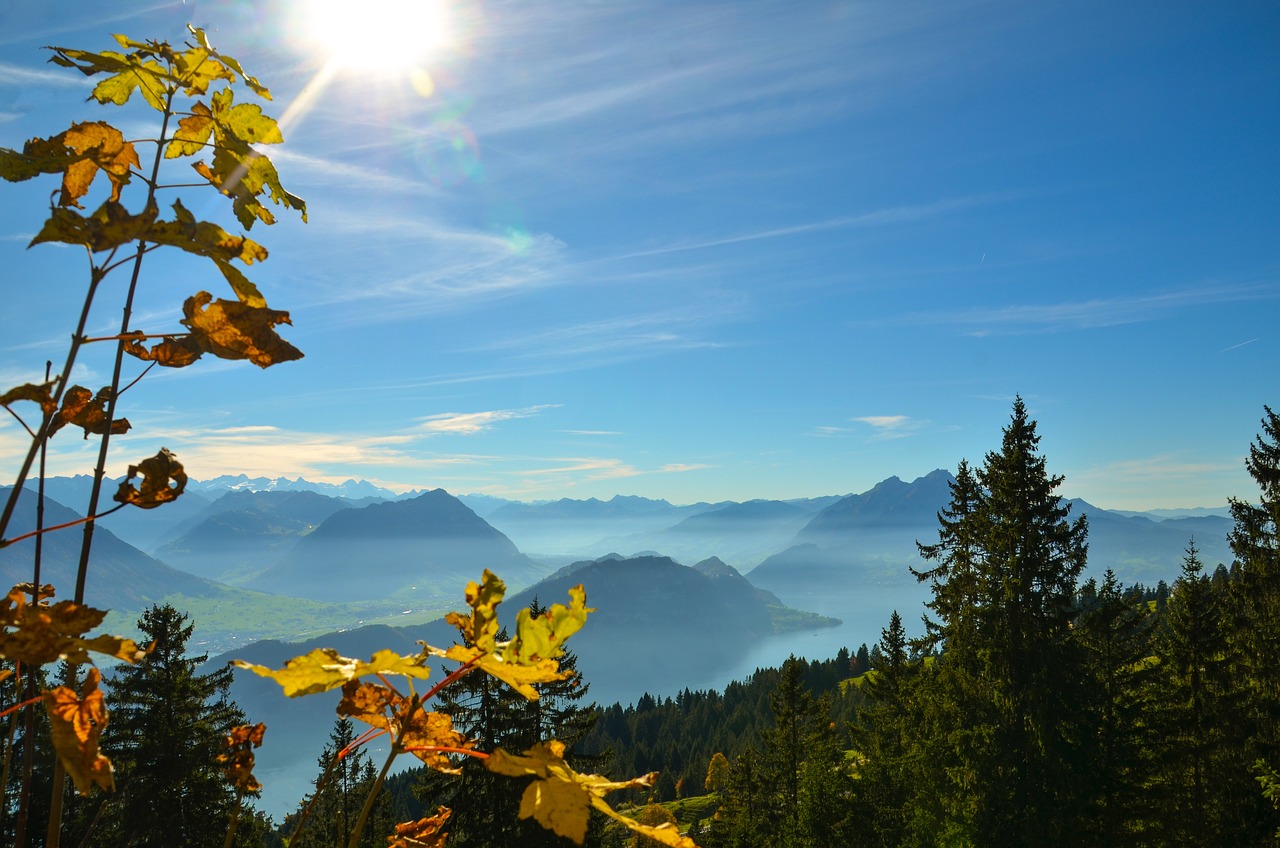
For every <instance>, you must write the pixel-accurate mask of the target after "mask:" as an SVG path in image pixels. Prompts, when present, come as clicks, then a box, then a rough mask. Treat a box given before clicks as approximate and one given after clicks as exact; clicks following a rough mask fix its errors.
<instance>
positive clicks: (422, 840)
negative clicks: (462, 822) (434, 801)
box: [387, 807, 452, 848]
mask: <svg viewBox="0 0 1280 848" xmlns="http://www.w3.org/2000/svg"><path fill="white" fill-rule="evenodd" d="M451 812H452V811H451V810H449V809H448V808H447V807H440V808H439V811H438V812H437V813H436V814H435V815H434V816H430V817H429V818H425V819H418V820H417V821H412V822H405V823H403V824H398V825H396V832H395V835H394V836H388V837H387V848H444V844H445V838H446V837H448V835H449V834H448V832H447V831H445V830H444V826H445V824H447V823H448V821H449V816H450V814H451Z"/></svg>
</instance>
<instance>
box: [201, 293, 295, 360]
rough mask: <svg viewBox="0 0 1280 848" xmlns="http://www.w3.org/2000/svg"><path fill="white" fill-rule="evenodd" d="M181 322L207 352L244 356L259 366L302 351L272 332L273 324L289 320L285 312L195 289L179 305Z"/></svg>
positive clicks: (290, 358)
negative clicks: (215, 298)
mask: <svg viewBox="0 0 1280 848" xmlns="http://www.w3.org/2000/svg"><path fill="white" fill-rule="evenodd" d="M182 311H183V313H184V314H185V315H186V317H185V318H183V319H182V323H183V324H184V325H185V326H186V327H187V328H188V329H190V330H191V333H192V336H193V337H194V338H196V339H197V340H198V343H199V345H200V346H201V347H202V348H203V349H204V350H205V351H206V352H207V353H212V354H213V355H214V356H217V357H220V358H222V359H247V360H249V361H250V362H252V363H253V364H254V365H257V366H258V367H259V368H267V367H269V366H271V365H275V364H276V363H279V362H289V361H290V360H294V359H301V358H302V351H300V350H298V349H297V348H296V347H294V346H293V345H291V344H289V343H288V342H287V341H285V340H284V339H282V338H280V337H279V336H278V335H276V331H275V330H274V329H273V328H274V327H275V326H276V325H277V324H291V323H292V322H291V321H290V320H289V313H288V312H284V311H282V310H279V309H268V308H266V307H259V306H250V305H248V304H246V303H241V302H239V301H234V300H222V299H221V298H219V299H218V300H214V299H213V295H211V294H209V293H208V292H204V291H202V292H198V293H196V294H195V295H193V296H191V297H189V298H187V300H186V302H185V303H184V304H183V306H182Z"/></svg>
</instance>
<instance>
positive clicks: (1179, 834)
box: [1153, 543, 1264, 848]
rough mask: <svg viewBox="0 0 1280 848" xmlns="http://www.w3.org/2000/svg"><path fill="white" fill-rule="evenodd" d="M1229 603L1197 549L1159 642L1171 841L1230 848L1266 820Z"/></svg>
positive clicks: (1164, 794) (1186, 562) (1161, 794)
mask: <svg viewBox="0 0 1280 848" xmlns="http://www.w3.org/2000/svg"><path fill="white" fill-rule="evenodd" d="M1226 601H1227V598H1226V597H1224V596H1223V595H1222V594H1220V592H1219V591H1218V590H1217V589H1216V588H1215V587H1214V585H1213V582H1212V580H1211V579H1210V578H1209V576H1208V575H1206V574H1205V573H1204V567H1203V565H1202V564H1201V562H1200V558H1199V553H1198V551H1197V550H1196V547H1195V544H1194V543H1192V544H1191V545H1189V546H1188V548H1187V553H1186V556H1185V557H1184V559H1183V565H1182V573H1181V574H1180V575H1179V577H1178V580H1177V582H1175V583H1174V585H1173V591H1172V592H1171V593H1170V595H1169V602H1168V608H1167V615H1166V617H1165V626H1164V629H1163V632H1162V634H1161V638H1160V639H1159V640H1157V644H1156V648H1157V651H1156V653H1157V656H1158V657H1159V660H1160V668H1161V670H1162V672H1163V675H1162V681H1161V683H1162V685H1161V690H1160V691H1161V697H1162V703H1161V705H1160V706H1161V709H1160V713H1159V723H1160V727H1161V731H1162V737H1161V739H1160V744H1159V747H1158V753H1159V755H1160V762H1159V766H1160V769H1159V775H1158V782H1157V783H1156V785H1155V786H1154V787H1153V789H1154V790H1155V792H1156V793H1158V794H1157V796H1156V797H1157V799H1158V802H1159V803H1161V804H1162V806H1163V807H1164V808H1165V813H1164V816H1163V819H1162V822H1161V823H1162V825H1163V834H1162V839H1163V843H1164V844H1166V845H1171V846H1187V848H1190V846H1198V848H1226V846H1229V845H1240V844H1257V843H1256V839H1244V838H1243V837H1245V835H1246V834H1248V833H1254V835H1255V837H1256V835H1257V833H1256V831H1257V827H1256V823H1258V822H1260V817H1261V816H1262V815H1263V813H1264V810H1263V805H1262V797H1261V794H1260V793H1259V792H1257V787H1256V784H1255V782H1254V779H1253V776H1252V775H1251V774H1250V772H1249V765H1248V759H1247V755H1246V753H1245V747H1246V745H1247V743H1248V737H1249V729H1248V727H1247V726H1246V722H1245V720H1244V715H1245V704H1244V700H1243V697H1242V695H1243V692H1242V690H1241V688H1240V685H1239V678H1238V676H1237V675H1238V663H1237V662H1236V658H1235V656H1234V655H1233V652H1232V650H1231V646H1230V642H1229V625H1228V617H1227V614H1226Z"/></svg>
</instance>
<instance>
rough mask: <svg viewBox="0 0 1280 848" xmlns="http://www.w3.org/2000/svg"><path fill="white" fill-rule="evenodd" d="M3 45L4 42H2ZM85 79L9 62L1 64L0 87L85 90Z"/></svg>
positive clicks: (59, 71)
mask: <svg viewBox="0 0 1280 848" xmlns="http://www.w3.org/2000/svg"><path fill="white" fill-rule="evenodd" d="M0 43H3V42H0ZM88 84H89V83H87V82H86V81H85V78H84V77H83V76H82V75H80V74H77V73H75V72H74V71H72V72H68V71H67V70H65V69H61V70H60V69H56V68H28V67H25V66H23V65H14V64H10V63H9V62H0V85H13V86H28V85H37V86H42V85H52V86H57V87H59V88H85V87H86V86H87V85H88Z"/></svg>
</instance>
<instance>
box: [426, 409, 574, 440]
mask: <svg viewBox="0 0 1280 848" xmlns="http://www.w3.org/2000/svg"><path fill="white" fill-rule="evenodd" d="M559 405H560V404H557V403H543V404H539V405H537V406H526V407H524V408H523V409H492V410H488V411H485V412H442V413H440V414H438V415H428V416H427V417H426V418H422V419H419V420H420V421H422V424H420V425H419V426H418V429H419V430H422V431H425V432H427V433H459V434H462V435H467V436H473V435H475V434H476V433H483V432H484V431H486V430H489V429H492V427H493V425H494V424H496V423H497V422H499V421H511V420H514V419H517V418H529V417H531V416H534V415H537V414H538V413H539V412H542V411H543V410H544V409H555V408H556V407H558V406H559Z"/></svg>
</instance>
